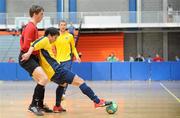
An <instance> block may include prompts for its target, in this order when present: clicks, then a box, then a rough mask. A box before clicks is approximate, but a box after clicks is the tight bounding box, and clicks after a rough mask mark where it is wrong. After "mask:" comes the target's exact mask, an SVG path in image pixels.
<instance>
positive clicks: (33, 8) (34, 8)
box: [29, 5, 44, 17]
mask: <svg viewBox="0 0 180 118" xmlns="http://www.w3.org/2000/svg"><path fill="white" fill-rule="evenodd" d="M41 11H44V9H43V7H41V6H39V5H32V6H31V8H30V9H29V15H30V17H33V14H34V13H35V14H38V13H39V12H41Z"/></svg>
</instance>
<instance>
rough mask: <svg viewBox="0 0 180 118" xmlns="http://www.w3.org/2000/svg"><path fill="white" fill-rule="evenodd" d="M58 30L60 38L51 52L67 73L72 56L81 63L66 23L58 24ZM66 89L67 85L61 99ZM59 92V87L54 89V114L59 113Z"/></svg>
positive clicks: (70, 66)
mask: <svg viewBox="0 0 180 118" xmlns="http://www.w3.org/2000/svg"><path fill="white" fill-rule="evenodd" d="M59 28H60V36H58V38H57V40H56V41H55V42H54V43H53V46H52V47H53V50H55V55H56V59H57V61H58V62H59V63H61V66H62V67H63V68H65V69H67V70H69V71H71V68H72V54H74V56H75V57H76V60H77V62H81V59H80V58H79V55H78V53H77V50H76V48H75V42H74V37H73V35H72V34H70V33H69V32H67V31H66V29H67V23H66V21H64V20H62V21H60V23H59ZM66 89H67V85H66V87H65V88H64V93H63V98H64V97H65V92H66ZM60 90H61V86H58V87H57V89H56V104H55V106H54V107H53V111H54V112H61V107H60V95H59V94H60Z"/></svg>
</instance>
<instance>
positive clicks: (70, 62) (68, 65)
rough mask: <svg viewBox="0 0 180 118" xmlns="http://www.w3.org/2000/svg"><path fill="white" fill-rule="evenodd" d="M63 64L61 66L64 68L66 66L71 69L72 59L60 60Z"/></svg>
mask: <svg viewBox="0 0 180 118" xmlns="http://www.w3.org/2000/svg"><path fill="white" fill-rule="evenodd" d="M60 63H61V64H60V65H61V66H62V67H63V68H65V69H67V70H71V68H72V61H71V60H69V61H64V62H60Z"/></svg>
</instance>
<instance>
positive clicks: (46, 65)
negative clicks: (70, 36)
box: [22, 28, 111, 111]
mask: <svg viewBox="0 0 180 118" xmlns="http://www.w3.org/2000/svg"><path fill="white" fill-rule="evenodd" d="M58 34H59V32H58V30H57V29H56V28H48V29H47V30H46V31H45V37H42V38H40V39H38V40H36V41H35V42H33V43H32V45H31V47H30V48H29V50H28V52H27V53H25V54H23V55H22V60H27V59H28V58H29V57H30V55H31V54H32V52H33V51H35V50H39V51H40V55H39V60H40V65H41V67H42V68H43V69H44V71H45V72H46V74H47V75H48V78H49V79H50V80H51V81H53V82H55V83H57V84H58V85H60V86H61V91H60V93H61V94H60V98H62V95H63V91H64V88H63V86H64V84H66V83H67V84H72V85H74V86H78V87H79V88H80V90H81V91H82V93H83V94H85V95H87V96H88V97H89V98H90V99H91V100H92V101H94V105H95V108H97V107H103V106H106V105H109V104H111V102H107V101H105V100H103V99H99V98H98V97H97V96H96V95H95V93H94V92H93V90H92V89H91V88H90V87H89V86H87V85H86V83H85V82H84V80H83V79H82V78H80V77H79V76H77V75H75V74H74V73H72V72H71V71H69V70H67V69H64V68H63V67H62V66H61V64H59V63H58V62H57V60H56V59H55V57H54V55H53V52H52V49H51V44H50V43H52V42H53V41H54V40H56V37H57V35H58ZM62 111H63V110H62Z"/></svg>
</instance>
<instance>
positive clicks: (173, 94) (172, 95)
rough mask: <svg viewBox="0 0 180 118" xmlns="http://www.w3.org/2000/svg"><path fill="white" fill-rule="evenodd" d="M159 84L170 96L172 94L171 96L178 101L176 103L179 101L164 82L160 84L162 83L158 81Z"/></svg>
mask: <svg viewBox="0 0 180 118" xmlns="http://www.w3.org/2000/svg"><path fill="white" fill-rule="evenodd" d="M160 85H161V86H162V87H163V88H164V89H165V90H166V91H167V92H168V93H169V94H170V95H171V96H173V97H174V98H175V99H176V100H177V101H178V103H180V99H179V98H178V97H177V96H175V95H174V94H173V93H172V92H171V91H170V90H169V89H168V88H167V87H166V86H164V84H162V83H161V82H160Z"/></svg>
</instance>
